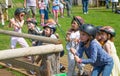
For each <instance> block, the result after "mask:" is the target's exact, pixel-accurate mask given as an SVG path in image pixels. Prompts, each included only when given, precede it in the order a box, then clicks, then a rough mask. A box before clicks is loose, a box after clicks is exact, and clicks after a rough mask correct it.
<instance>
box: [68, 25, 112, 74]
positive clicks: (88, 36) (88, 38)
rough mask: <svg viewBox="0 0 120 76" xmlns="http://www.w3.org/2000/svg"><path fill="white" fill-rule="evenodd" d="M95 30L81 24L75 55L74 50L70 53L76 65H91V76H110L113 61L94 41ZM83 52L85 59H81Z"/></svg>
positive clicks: (91, 26)
mask: <svg viewBox="0 0 120 76" xmlns="http://www.w3.org/2000/svg"><path fill="white" fill-rule="evenodd" d="M95 35H96V28H95V27H94V26H93V25H91V24H83V25H82V26H81V27H80V43H79V48H78V50H77V53H76V52H75V49H74V48H71V49H70V50H71V52H72V53H73V55H74V58H75V60H76V62H77V63H79V64H81V63H83V64H91V65H92V66H93V70H92V73H91V76H100V73H102V76H110V74H111V71H112V68H113V64H114V63H113V59H112V57H111V56H110V55H108V54H107V52H105V51H104V49H103V48H102V47H101V45H100V44H98V42H97V40H95ZM83 52H85V54H86V56H87V57H88V58H87V59H84V58H82V56H83Z"/></svg>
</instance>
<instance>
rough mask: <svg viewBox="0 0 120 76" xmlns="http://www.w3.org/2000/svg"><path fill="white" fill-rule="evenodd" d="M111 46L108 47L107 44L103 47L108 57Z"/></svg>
mask: <svg viewBox="0 0 120 76" xmlns="http://www.w3.org/2000/svg"><path fill="white" fill-rule="evenodd" d="M110 47H111V46H110V44H109V43H107V44H105V46H104V49H105V51H106V52H107V53H108V54H109V55H110V51H111V48H110Z"/></svg>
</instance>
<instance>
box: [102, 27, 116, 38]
mask: <svg viewBox="0 0 120 76" xmlns="http://www.w3.org/2000/svg"><path fill="white" fill-rule="evenodd" d="M101 31H104V32H106V33H108V34H110V35H111V36H112V37H115V35H116V32H115V30H114V29H113V28H112V27H111V26H104V27H103V28H101Z"/></svg>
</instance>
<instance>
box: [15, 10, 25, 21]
mask: <svg viewBox="0 0 120 76" xmlns="http://www.w3.org/2000/svg"><path fill="white" fill-rule="evenodd" d="M14 15H15V17H16V18H17V19H18V20H20V21H21V20H23V19H24V16H25V10H24V8H17V9H16V10H15V12H14Z"/></svg>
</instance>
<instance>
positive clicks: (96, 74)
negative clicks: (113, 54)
mask: <svg viewBox="0 0 120 76" xmlns="http://www.w3.org/2000/svg"><path fill="white" fill-rule="evenodd" d="M113 64H114V63H113V61H112V62H111V63H110V64H106V65H103V66H98V67H94V68H93V71H92V74H91V76H100V74H101V73H102V76H110V74H111V72H112V68H113Z"/></svg>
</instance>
